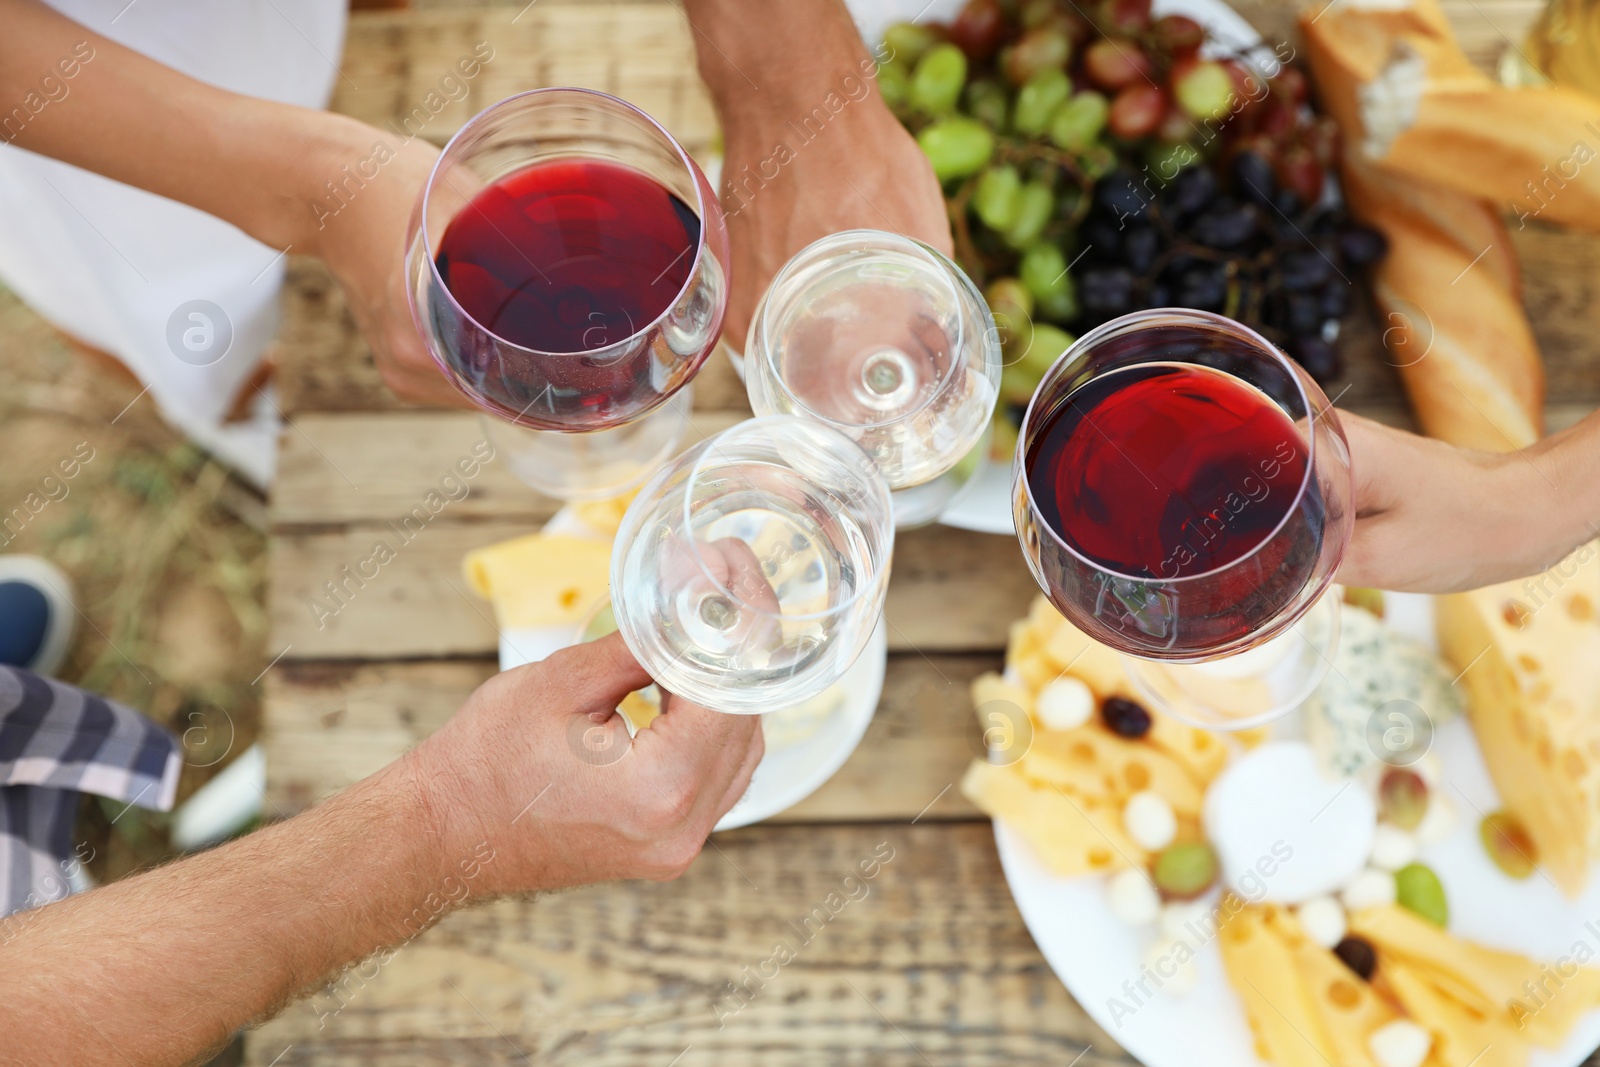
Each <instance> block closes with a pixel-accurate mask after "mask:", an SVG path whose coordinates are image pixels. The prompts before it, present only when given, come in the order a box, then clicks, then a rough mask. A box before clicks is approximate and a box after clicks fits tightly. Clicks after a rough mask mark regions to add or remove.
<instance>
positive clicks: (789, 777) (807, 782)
mask: <svg viewBox="0 0 1600 1067" xmlns="http://www.w3.org/2000/svg"><path fill="white" fill-rule="evenodd" d="M545 530H546V531H547V532H549V533H558V534H566V535H568V536H572V537H589V538H594V539H597V540H598V539H603V535H602V534H600V533H598V532H596V531H595V530H593V529H591V528H590V527H588V526H586V525H584V524H583V523H582V522H580V521H579V520H578V518H577V517H576V516H575V515H574V514H573V513H572V511H571V510H570V509H567V508H563V509H562V510H560V511H558V512H556V514H555V515H554V516H553V517H552V518H551V519H550V521H549V522H548V523H546V524H545ZM576 637H577V634H576V633H575V632H574V631H573V629H572V628H571V627H545V628H540V629H507V630H502V631H500V669H501V670H503V671H505V670H510V669H511V668H512V667H520V666H522V665H523V664H524V663H532V662H533V661H535V660H540V659H543V658H545V657H546V656H548V655H550V654H551V653H552V652H555V651H557V650H559V649H563V648H566V647H567V646H568V645H571V644H574V643H575V639H576ZM888 663H889V639H888V636H887V635H886V633H885V630H884V625H883V622H882V620H881V619H880V620H879V622H878V625H877V628H876V629H874V630H873V631H872V636H871V637H870V638H868V640H867V647H866V648H865V649H863V650H862V653H861V655H860V656H858V657H857V658H856V661H855V663H854V664H853V665H852V666H851V667H850V669H849V670H848V671H846V672H845V675H844V677H843V678H841V679H840V680H839V681H838V682H837V683H836V688H837V689H838V690H839V691H840V692H841V693H842V695H843V698H844V699H843V700H842V701H841V702H840V703H839V706H838V707H836V708H834V709H833V711H832V712H830V713H829V714H828V717H827V718H826V719H825V720H823V722H822V723H821V724H819V725H818V726H817V728H816V729H815V730H814V731H813V732H812V733H811V734H810V735H808V736H806V737H804V738H801V739H799V740H797V741H793V742H791V743H789V744H785V745H782V746H778V747H773V746H768V748H767V752H766V754H765V755H764V756H762V757H761V763H760V764H759V765H757V767H756V772H755V774H754V775H753V776H752V777H751V779H750V788H748V789H746V790H745V794H744V796H742V797H740V798H739V801H738V803H736V804H734V806H733V807H732V808H731V809H729V811H728V813H727V814H726V815H724V816H723V817H722V819H721V821H719V822H718V823H717V826H716V828H717V829H718V830H732V829H734V828H735V827H739V826H749V825H750V824H751V823H757V822H760V821H761V820H762V819H767V818H771V817H772V816H774V815H776V814H777V813H778V812H780V811H783V810H784V809H785V808H789V807H793V806H794V805H795V804H798V803H799V802H800V801H802V800H804V799H805V798H806V797H808V796H810V795H811V794H812V793H815V792H816V791H817V789H818V788H820V787H821V785H822V783H824V782H826V781H827V780H828V779H829V778H832V777H833V775H834V772H835V771H837V770H838V769H839V768H840V767H842V766H844V761H845V760H847V759H849V758H850V753H852V752H854V751H855V749H856V746H857V745H858V744H860V743H861V737H862V735H863V734H865V733H866V732H867V724H868V723H870V722H871V721H872V716H873V714H874V713H875V712H876V711H877V710H878V698H879V697H880V696H882V694H883V675H884V671H885V670H886V669H887V667H888Z"/></svg>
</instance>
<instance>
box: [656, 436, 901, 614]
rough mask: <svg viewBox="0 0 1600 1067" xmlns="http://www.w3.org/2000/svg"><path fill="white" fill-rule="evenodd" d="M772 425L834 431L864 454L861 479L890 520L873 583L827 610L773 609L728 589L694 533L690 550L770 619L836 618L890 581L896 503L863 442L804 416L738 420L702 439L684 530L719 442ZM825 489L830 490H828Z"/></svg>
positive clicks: (707, 573) (713, 579) (688, 481)
mask: <svg viewBox="0 0 1600 1067" xmlns="http://www.w3.org/2000/svg"><path fill="white" fill-rule="evenodd" d="M772 426H795V427H798V428H802V429H806V430H821V431H823V432H825V433H830V434H833V435H834V436H835V437H837V438H838V439H839V442H840V443H841V444H843V445H845V446H848V447H849V448H851V449H854V450H855V451H856V452H858V453H860V455H861V459H862V462H863V467H862V468H861V470H862V478H861V480H862V482H863V484H865V485H866V486H867V487H868V491H869V492H874V493H876V494H877V495H878V496H879V497H880V498H881V499H880V503H881V505H882V507H881V508H880V509H879V510H880V512H881V514H882V515H884V516H887V517H888V519H887V521H884V522H882V523H880V524H879V525H880V526H881V536H882V538H883V540H884V544H883V546H882V557H883V558H882V561H880V563H879V565H878V566H876V567H874V568H873V573H872V580H871V581H870V582H863V583H861V584H859V585H857V586H856V588H855V591H854V592H852V593H851V594H850V596H849V597H847V598H846V599H844V600H841V601H839V602H838V603H836V604H834V605H833V606H832V607H830V608H829V609H828V610H826V611H811V612H786V611H781V610H780V611H770V610H768V609H766V608H763V607H761V606H760V605H758V604H753V603H751V602H750V601H748V600H746V599H745V598H744V597H742V596H740V595H739V594H738V593H736V592H734V591H733V590H731V589H727V586H726V585H725V584H724V582H725V579H722V578H718V577H717V576H716V574H715V573H714V572H713V571H712V569H711V568H710V567H709V566H708V565H707V564H706V560H705V557H704V556H702V555H701V554H700V541H699V540H698V539H697V538H695V537H693V536H686V538H685V540H687V541H688V543H689V552H690V553H691V554H692V555H693V556H694V562H695V566H697V567H699V568H700V573H701V574H702V575H703V576H704V577H705V578H706V580H707V581H709V582H710V583H711V584H712V585H721V586H722V587H723V588H724V589H725V590H726V591H727V592H728V594H729V595H730V596H732V597H733V598H734V599H735V600H737V601H738V602H739V604H740V606H741V607H745V608H749V609H750V610H751V611H754V612H757V613H759V614H761V615H765V616H767V617H768V618H773V619H783V620H786V621H789V622H803V621H807V620H812V619H830V618H834V617H836V616H839V615H842V614H844V613H845V612H847V611H849V610H850V609H851V608H853V607H855V606H856V603H857V602H858V601H860V600H861V599H862V598H864V597H866V596H868V595H869V594H870V595H876V593H877V590H878V589H879V588H880V587H881V586H882V585H883V583H884V582H885V581H887V580H888V575H889V568H888V566H887V561H888V560H889V558H890V557H891V556H892V554H893V552H894V522H893V518H892V516H893V514H894V512H893V505H892V503H891V501H890V499H889V490H888V487H887V486H886V485H884V483H883V480H882V477H881V476H879V475H877V467H876V465H875V464H873V462H872V457H871V456H869V455H867V453H866V452H865V451H864V450H863V449H862V448H861V446H860V445H858V444H856V443H855V442H854V441H852V440H850V438H848V437H846V436H845V435H844V434H842V433H839V432H838V431H836V430H833V429H832V428H830V427H827V426H821V425H818V424H817V423H816V422H814V421H813V420H811V419H806V418H801V417H800V416H798V415H758V416H756V417H754V418H750V419H745V420H744V421H742V422H737V423H734V424H733V425H732V426H730V427H728V428H727V429H726V430H723V431H722V432H721V433H717V434H713V435H712V436H710V437H708V438H706V439H705V441H703V442H701V444H700V445H699V448H698V453H697V454H696V455H695V457H694V461H693V463H692V464H690V465H689V467H688V469H687V471H686V473H685V476H684V482H683V488H682V490H681V492H682V494H683V529H684V531H685V533H686V534H687V532H688V531H690V530H691V529H692V528H693V526H692V522H691V520H692V519H693V517H694V516H693V508H692V504H693V495H694V494H693V492H692V490H693V487H694V485H695V483H696V482H698V481H699V480H700V478H701V475H702V474H703V473H704V472H705V470H706V469H707V459H708V457H710V456H711V454H712V453H713V452H715V451H716V448H717V442H718V441H720V440H722V439H724V438H726V437H728V436H729V435H731V434H740V433H749V432H750V431H752V430H757V429H759V430H766V429H767V428H769V427H772ZM722 458H723V460H724V461H725V462H731V461H729V460H728V458H727V457H726V456H724V457H722ZM823 491H824V492H827V491H826V490H823ZM828 496H829V497H830V498H834V499H837V498H836V497H834V494H832V493H828Z"/></svg>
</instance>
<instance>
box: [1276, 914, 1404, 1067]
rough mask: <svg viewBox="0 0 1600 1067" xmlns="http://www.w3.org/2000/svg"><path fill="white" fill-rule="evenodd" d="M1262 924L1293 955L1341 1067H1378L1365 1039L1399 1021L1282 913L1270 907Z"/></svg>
mask: <svg viewBox="0 0 1600 1067" xmlns="http://www.w3.org/2000/svg"><path fill="white" fill-rule="evenodd" d="M1263 910H1264V920H1265V923H1266V925H1267V927H1268V928H1269V929H1270V930H1271V931H1272V932H1273V934H1274V935H1276V936H1277V938H1278V940H1280V941H1282V942H1283V944H1284V945H1285V946H1286V947H1287V948H1288V949H1289V952H1290V955H1291V956H1292V957H1293V959H1294V966H1295V970H1296V971H1297V972H1298V974H1299V977H1300V983H1301V985H1302V986H1303V987H1304V988H1305V990H1306V996H1307V999H1308V1001H1309V1003H1310V1004H1311V1007H1312V1010H1313V1011H1314V1012H1316V1014H1317V1017H1318V1019H1319V1020H1320V1021H1321V1023H1322V1032H1323V1033H1324V1034H1325V1035H1326V1036H1327V1039H1328V1044H1329V1046H1330V1047H1331V1048H1332V1049H1333V1051H1334V1059H1333V1062H1334V1063H1336V1064H1338V1065H1339V1067H1380V1065H1379V1064H1378V1063H1377V1061H1376V1060H1374V1059H1373V1058H1372V1050H1371V1049H1370V1048H1368V1046H1367V1038H1369V1037H1370V1036H1371V1035H1372V1033H1373V1031H1375V1030H1377V1029H1379V1028H1380V1027H1383V1026H1386V1025H1388V1024H1389V1023H1391V1022H1393V1021H1394V1020H1396V1019H1398V1018H1399V1017H1400V1014H1399V1012H1397V1011H1395V1010H1394V1008H1393V1007H1392V1006H1390V1004H1389V1003H1388V1002H1387V1001H1386V1000H1384V999H1383V998H1382V997H1380V996H1379V995H1378V994H1377V993H1376V992H1375V991H1374V990H1373V988H1372V986H1370V985H1369V984H1367V983H1366V982H1364V981H1362V980H1361V979H1360V978H1359V977H1357V976H1356V974H1355V972H1353V971H1351V970H1350V968H1349V967H1347V966H1345V964H1344V962H1343V961H1342V960H1340V959H1339V957H1337V956H1335V955H1334V954H1333V953H1332V952H1330V951H1328V950H1327V949H1326V948H1324V947H1323V946H1321V945H1319V944H1317V943H1316V942H1314V941H1312V940H1311V939H1310V938H1309V937H1307V936H1306V933H1305V931H1304V930H1303V929H1302V928H1301V926H1300V921H1299V920H1298V919H1296V918H1295V917H1294V916H1293V915H1291V914H1290V913H1289V912H1287V911H1285V910H1284V909H1282V908H1278V907H1273V906H1266V907H1265V908H1264V909H1263Z"/></svg>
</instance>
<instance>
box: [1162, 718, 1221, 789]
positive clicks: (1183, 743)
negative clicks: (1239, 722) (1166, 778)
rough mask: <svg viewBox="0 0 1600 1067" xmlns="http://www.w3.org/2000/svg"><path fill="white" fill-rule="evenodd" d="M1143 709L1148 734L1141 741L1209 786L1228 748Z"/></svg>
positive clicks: (1211, 736) (1207, 735) (1213, 737)
mask: <svg viewBox="0 0 1600 1067" xmlns="http://www.w3.org/2000/svg"><path fill="white" fill-rule="evenodd" d="M1141 703H1142V702H1141ZM1145 708H1146V710H1148V711H1149V712H1150V732H1149V733H1148V734H1145V736H1144V739H1145V741H1146V742H1148V743H1149V744H1152V745H1155V746H1156V747H1157V748H1159V749H1160V750H1161V751H1163V752H1165V753H1166V754H1167V755H1169V756H1171V757H1172V758H1173V759H1175V760H1177V761H1178V762H1179V763H1181V764H1183V765H1184V767H1185V768H1187V769H1188V771H1189V773H1190V774H1191V775H1192V776H1193V777H1194V779H1195V781H1197V782H1199V783H1200V784H1201V785H1202V786H1206V785H1210V784H1211V781H1212V779H1214V778H1216V776H1217V775H1219V774H1221V773H1222V768H1224V767H1226V766H1227V765H1228V746H1227V745H1226V744H1224V743H1223V741H1222V738H1220V737H1218V736H1217V735H1216V734H1214V733H1212V732H1211V731H1210V730H1202V729H1200V728H1199V727H1198V726H1190V725H1189V724H1188V723H1186V722H1179V721H1178V720H1177V719H1174V718H1172V717H1171V716H1169V715H1163V714H1162V713H1161V712H1159V711H1157V710H1156V709H1154V708H1152V707H1150V706H1149V705H1148V704H1146V705H1145Z"/></svg>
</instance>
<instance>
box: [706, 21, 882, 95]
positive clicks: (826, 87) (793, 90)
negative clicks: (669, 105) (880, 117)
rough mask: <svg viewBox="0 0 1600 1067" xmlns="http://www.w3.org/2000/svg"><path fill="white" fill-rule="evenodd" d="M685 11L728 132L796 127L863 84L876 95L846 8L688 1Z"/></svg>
mask: <svg viewBox="0 0 1600 1067" xmlns="http://www.w3.org/2000/svg"><path fill="white" fill-rule="evenodd" d="M684 9H685V11H686V13H687V14H688V17H689V22H690V25H691V26H692V27H693V35H694V44H695V52H696V55H697V57H698V59H699V68H700V76H701V78H702V79H704V80H705V83H706V86H707V88H708V89H709V90H710V92H711V98H712V102H713V103H714V104H715V105H716V108H717V113H718V115H719V116H721V118H722V122H723V124H724V125H725V126H726V125H728V124H729V123H738V122H747V121H767V120H774V119H775V120H777V121H778V122H780V123H781V122H787V121H789V120H791V119H797V118H798V117H799V116H801V115H803V114H805V113H807V112H809V111H810V110H811V108H813V107H816V106H818V105H820V104H821V103H822V101H823V99H824V97H826V95H827V94H828V93H830V92H833V93H837V94H839V95H840V96H845V95H847V94H848V93H849V92H850V91H851V86H852V85H854V84H857V83H861V82H865V83H867V84H868V86H869V88H870V91H871V92H872V93H873V94H874V95H875V94H876V92H877V88H876V86H875V85H874V84H872V83H871V78H870V77H869V75H870V73H871V71H872V69H873V61H872V57H871V55H870V54H869V53H868V51H867V48H866V45H865V44H863V43H862V40H861V35H860V34H859V33H857V32H856V27H855V23H854V22H853V21H852V20H851V18H850V12H849V11H848V10H847V9H846V7H845V5H844V3H843V0H784V2H783V3H769V2H766V0H685V2H684ZM846 78H850V79H853V81H852V82H851V83H849V84H846V83H845V79H846Z"/></svg>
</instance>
